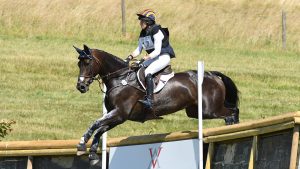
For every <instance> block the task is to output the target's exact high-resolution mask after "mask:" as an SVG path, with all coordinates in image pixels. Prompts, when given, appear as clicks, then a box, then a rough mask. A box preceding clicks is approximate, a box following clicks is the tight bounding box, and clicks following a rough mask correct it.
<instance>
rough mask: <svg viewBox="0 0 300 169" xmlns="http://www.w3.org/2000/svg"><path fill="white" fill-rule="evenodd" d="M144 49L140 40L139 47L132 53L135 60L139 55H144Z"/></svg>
mask: <svg viewBox="0 0 300 169" xmlns="http://www.w3.org/2000/svg"><path fill="white" fill-rule="evenodd" d="M142 49H143V46H142V42H141V40H139V45H138V47H137V48H136V49H135V50H134V51H133V52H132V53H131V55H132V57H134V58H135V57H137V56H138V55H140V54H141V53H142Z"/></svg>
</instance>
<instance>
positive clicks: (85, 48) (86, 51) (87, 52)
mask: <svg viewBox="0 0 300 169" xmlns="http://www.w3.org/2000/svg"><path fill="white" fill-rule="evenodd" d="M83 49H84V52H85V53H86V54H87V55H90V54H91V51H90V48H89V47H88V46H86V45H83Z"/></svg>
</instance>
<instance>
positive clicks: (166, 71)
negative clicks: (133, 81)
mask: <svg viewBox="0 0 300 169" xmlns="http://www.w3.org/2000/svg"><path fill="white" fill-rule="evenodd" d="M145 69H146V68H144V67H141V68H140V69H139V70H138V71H137V78H138V82H139V84H140V85H141V86H142V87H143V89H144V90H146V82H145ZM172 77H174V72H173V71H172V68H171V65H168V66H166V67H165V68H163V69H162V70H160V71H159V72H157V73H155V74H154V75H153V81H154V91H153V93H158V92H159V91H161V90H162V89H163V87H164V86H165V85H166V84H167V82H168V81H169V80H170V79H171V78H172Z"/></svg>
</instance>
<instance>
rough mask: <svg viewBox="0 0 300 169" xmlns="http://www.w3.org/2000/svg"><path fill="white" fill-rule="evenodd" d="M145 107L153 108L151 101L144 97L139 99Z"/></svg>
mask: <svg viewBox="0 0 300 169" xmlns="http://www.w3.org/2000/svg"><path fill="white" fill-rule="evenodd" d="M139 102H141V103H142V104H143V105H144V107H145V108H146V109H153V101H152V100H150V99H148V98H146V99H145V100H139Z"/></svg>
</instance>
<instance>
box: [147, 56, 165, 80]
mask: <svg viewBox="0 0 300 169" xmlns="http://www.w3.org/2000/svg"><path fill="white" fill-rule="evenodd" d="M170 60H171V58H170V55H169V54H167V53H165V54H162V55H159V56H157V57H155V58H153V59H149V60H146V61H145V62H144V63H143V65H144V66H145V67H147V68H146V70H145V76H147V74H149V73H150V74H151V75H153V74H155V73H157V72H159V71H160V70H162V69H163V68H165V67H166V66H167V65H169V64H170Z"/></svg>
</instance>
